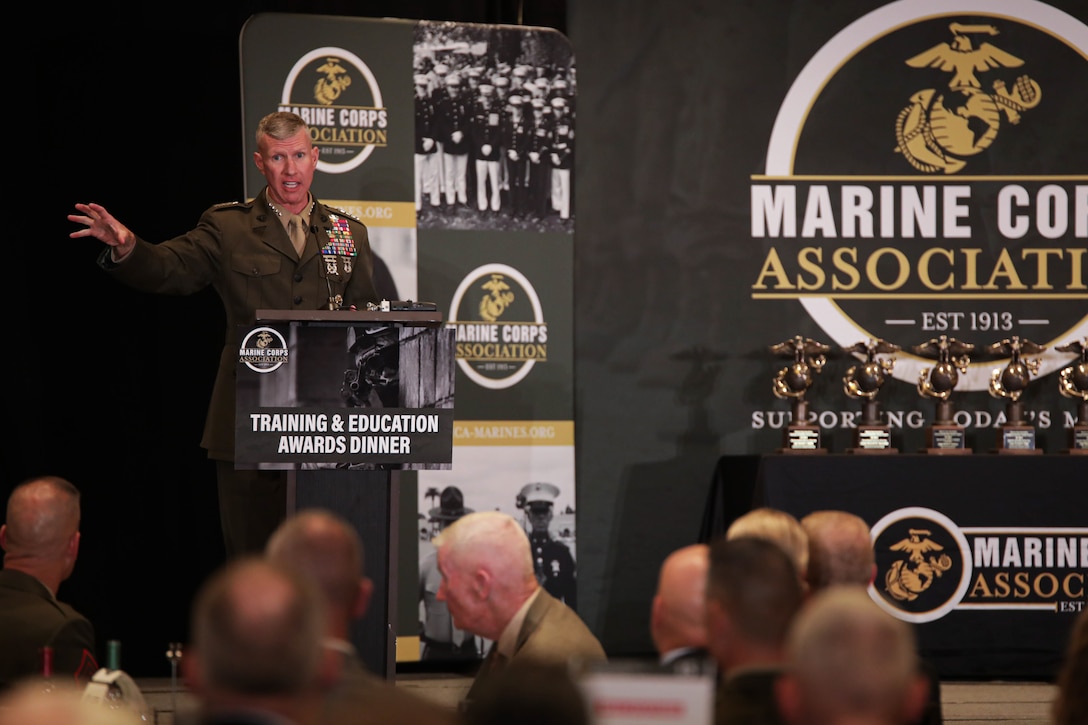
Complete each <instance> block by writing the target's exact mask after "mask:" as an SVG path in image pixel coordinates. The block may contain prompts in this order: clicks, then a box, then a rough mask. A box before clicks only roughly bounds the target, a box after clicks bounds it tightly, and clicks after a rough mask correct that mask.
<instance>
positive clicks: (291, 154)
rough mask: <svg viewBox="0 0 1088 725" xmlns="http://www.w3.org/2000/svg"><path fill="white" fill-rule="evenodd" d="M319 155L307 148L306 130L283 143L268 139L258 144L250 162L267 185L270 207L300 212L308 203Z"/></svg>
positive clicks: (315, 150)
mask: <svg viewBox="0 0 1088 725" xmlns="http://www.w3.org/2000/svg"><path fill="white" fill-rule="evenodd" d="M319 153H320V151H319V149H318V148H317V147H316V146H312V145H311V144H310V136H309V133H308V132H307V131H306V129H305V128H300V129H299V130H298V133H296V134H295V135H294V136H292V137H291V138H289V139H284V140H282V141H280V140H277V139H274V138H271V137H268V136H265V137H264V138H263V139H262V140H261V144H260V148H259V150H257V151H256V152H254V154H253V158H254V161H256V163H257V168H258V169H259V170H260V172H261V174H263V175H264V178H265V179H266V180H267V181H268V196H269V197H270V198H271V199H272V201H273V203H275V204H276V205H277V206H280V207H283V208H285V209H288V210H290V211H292V212H296V213H297V212H299V211H301V210H302V208H303V207H304V206H305V205H306V202H307V201H308V200H309V193H310V184H312V183H313V180H314V170H315V169H317V156H318V154H319Z"/></svg>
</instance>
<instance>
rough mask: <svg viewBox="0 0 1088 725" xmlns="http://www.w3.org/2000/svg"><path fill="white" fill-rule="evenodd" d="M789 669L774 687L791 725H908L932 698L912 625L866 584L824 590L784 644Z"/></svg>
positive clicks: (812, 600) (818, 594) (803, 611)
mask: <svg viewBox="0 0 1088 725" xmlns="http://www.w3.org/2000/svg"><path fill="white" fill-rule="evenodd" d="M786 651H787V656H788V659H789V666H788V668H787V669H786V671H785V672H784V673H783V675H782V677H781V678H780V679H779V681H778V683H777V685H776V688H775V690H776V694H777V696H778V704H779V710H780V711H781V712H782V713H783V717H784V719H785V720H786V721H788V722H789V723H790V724H791V725H838V724H839V723H869V725H908V724H909V723H911V722H914V721H916V719H917V718H918V716H919V713H920V712H921V710H922V708H924V707H925V700H926V687H927V685H926V680H925V677H924V676H923V675H922V673H921V672H920V671H919V669H918V656H917V644H916V643H915V639H914V631H913V630H912V629H911V627H910V625H909V624H908V623H906V622H904V621H902V620H900V619H896V618H895V617H893V616H892V615H891V614H889V613H887V612H885V611H884V610H883V609H881V608H880V607H879V606H878V605H877V604H876V602H874V601H873V600H872V598H871V597H870V596H869V594H868V593H867V592H866V591H865V590H864V589H862V588H861V587H857V586H853V585H841V584H836V585H832V586H829V587H825V588H823V589H820V590H818V591H817V592H815V593H814V594H813V596H812V599H811V601H809V602H808V603H807V604H805V607H804V609H803V610H802V611H801V612H799V613H798V615H797V617H796V619H795V621H794V623H793V625H792V626H791V627H790V633H789V636H788V638H787V641H786Z"/></svg>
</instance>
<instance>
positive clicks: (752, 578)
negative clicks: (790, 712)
mask: <svg viewBox="0 0 1088 725" xmlns="http://www.w3.org/2000/svg"><path fill="white" fill-rule="evenodd" d="M803 601H804V594H803V588H802V584H801V579H800V577H799V576H798V571H797V566H796V565H795V564H794V561H793V559H792V558H791V557H790V555H789V554H787V553H786V550H785V549H784V548H782V547H781V546H779V545H778V544H777V543H774V542H773V541H772V540H770V539H767V538H762V537H756V536H750V535H742V536H737V537H736V538H726V537H722V538H720V539H717V540H716V541H714V542H713V543H712V544H711V545H710V570H709V575H708V576H707V583H706V617H707V619H706V621H707V635H708V637H709V642H710V651H711V653H712V654H713V655H714V659H715V660H717V662H718V669H719V671H720V672H721V678H720V682H719V685H718V690H717V693H716V695H715V702H714V725H741V724H743V723H756V722H758V723H762V724H763V725H776V724H778V723H782V722H783V719H782V717H781V715H780V714H779V712H778V707H777V704H776V700H775V690H774V687H775V681H776V680H777V679H778V677H779V675H781V674H782V672H783V670H784V668H785V663H786V651H785V644H786V636H787V634H788V632H789V627H790V624H791V623H792V621H793V619H794V617H795V616H796V615H797V613H798V612H799V611H800V610H801V606H802V603H803Z"/></svg>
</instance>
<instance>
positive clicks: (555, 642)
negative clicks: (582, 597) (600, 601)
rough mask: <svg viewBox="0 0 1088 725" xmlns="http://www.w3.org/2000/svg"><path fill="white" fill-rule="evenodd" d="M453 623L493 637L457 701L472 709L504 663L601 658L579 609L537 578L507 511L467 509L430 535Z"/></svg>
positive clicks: (576, 662) (575, 661)
mask: <svg viewBox="0 0 1088 725" xmlns="http://www.w3.org/2000/svg"><path fill="white" fill-rule="evenodd" d="M434 545H435V547H436V548H437V550H438V569H439V571H440V572H441V573H442V584H441V586H440V587H439V590H438V598H439V599H440V600H443V601H445V602H446V603H447V605H448V606H449V609H450V614H451V615H452V616H453V623H454V625H456V626H457V627H460V628H461V629H466V630H468V631H470V632H473V633H475V634H478V635H480V636H481V637H484V638H485V639H489V640H492V641H493V645H492V647H491V651H490V652H489V653H488V656H487V658H486V659H485V660H484V662H483V664H482V666H481V667H480V670H479V672H477V674H476V679H475V680H474V681H473V683H472V686H471V687H470V688H469V691H468V693H467V695H466V696H465V701H464V702H463V703H462V708H463V709H465V710H466V711H471V705H472V700H473V698H474V697H475V696H476V694H477V693H478V692H479V688H480V687H482V686H483V683H484V682H485V681H486V680H487V678H488V677H490V675H491V674H493V673H494V672H497V671H498V670H499V669H500V668H502V667H504V666H505V665H506V664H507V663H508V662H510V661H514V662H519V661H533V662H544V663H549V662H550V663H558V664H573V665H579V664H588V663H592V662H604V661H606V659H607V657H606V655H605V651H604V647H602V646H601V643H600V641H599V640H598V639H597V637H596V636H595V635H594V634H593V633H592V632H591V631H590V630H589V628H588V627H587V626H586V625H585V623H584V622H583V621H582V620H581V619H579V617H578V614H577V613H576V612H575V611H574V610H573V609H571V608H570V607H568V606H567V605H566V604H564V603H563V602H561V601H559V600H558V599H556V598H555V597H553V596H552V595H550V594H548V592H547V591H545V590H544V588H543V587H541V586H540V583H539V582H538V581H537V579H536V574H535V573H534V571H533V557H532V554H531V553H530V550H529V539H528V537H526V536H525V532H524V530H523V529H522V528H521V525H520V524H518V522H517V521H516V520H515V519H514V518H513V517H512V516H509V515H508V514H504V513H501V512H498V511H483V512H477V513H471V514H467V515H466V516H463V517H461V518H460V519H458V520H457V521H455V522H454V523H452V524H450V526H449V527H447V528H446V529H445V530H443V531H442V532H441V533H440V534H439V535H438V536H436V537H435V539H434Z"/></svg>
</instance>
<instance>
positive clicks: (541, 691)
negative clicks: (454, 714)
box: [465, 660, 591, 725]
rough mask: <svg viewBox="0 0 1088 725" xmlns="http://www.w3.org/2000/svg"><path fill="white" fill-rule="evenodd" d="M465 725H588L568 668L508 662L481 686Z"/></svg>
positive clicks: (582, 701)
mask: <svg viewBox="0 0 1088 725" xmlns="http://www.w3.org/2000/svg"><path fill="white" fill-rule="evenodd" d="M478 692H479V694H478V696H477V697H476V698H474V700H473V706H472V708H471V709H469V710H467V711H466V717H465V721H466V725H509V723H518V725H589V723H590V722H591V719H590V714H589V706H588V703H587V701H586V697H585V694H584V693H583V692H582V689H581V688H580V687H579V686H578V684H577V682H576V680H575V679H574V676H573V675H572V674H571V671H570V668H568V667H566V666H564V665H561V664H553V663H543V662H536V661H533V660H524V661H523V660H512V661H511V663H510V665H509V666H508V667H505V668H503V669H502V670H500V671H498V672H496V673H495V674H494V675H492V676H491V677H489V678H488V679H487V680H486V681H484V682H483V684H482V685H481V687H480V689H479V690H478Z"/></svg>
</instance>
